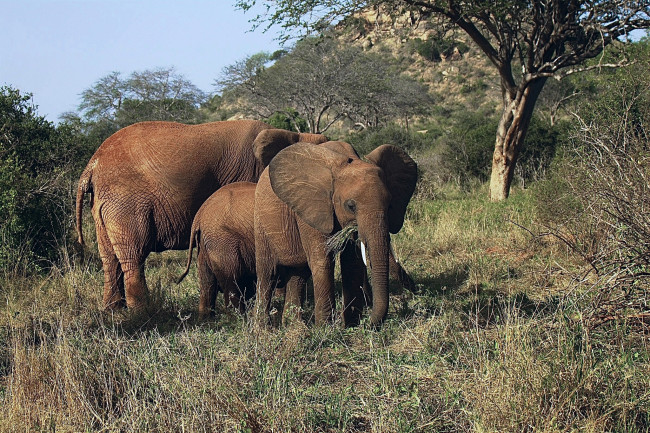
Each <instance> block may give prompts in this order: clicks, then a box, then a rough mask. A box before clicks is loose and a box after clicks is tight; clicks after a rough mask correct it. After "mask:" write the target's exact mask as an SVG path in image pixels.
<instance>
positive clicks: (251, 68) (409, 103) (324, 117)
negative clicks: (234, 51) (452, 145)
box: [216, 37, 428, 133]
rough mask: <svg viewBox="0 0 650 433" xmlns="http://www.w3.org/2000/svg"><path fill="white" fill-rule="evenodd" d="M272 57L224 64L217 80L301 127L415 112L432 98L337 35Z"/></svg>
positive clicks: (261, 112)
mask: <svg viewBox="0 0 650 433" xmlns="http://www.w3.org/2000/svg"><path fill="white" fill-rule="evenodd" d="M272 60H273V59H272V56H270V55H268V54H267V53H259V54H255V55H253V56H250V57H248V58H246V59H244V60H241V61H239V62H236V63H235V64H233V65H231V66H228V67H226V68H224V70H223V72H222V75H221V78H220V79H218V80H217V81H216V85H217V87H218V89H219V90H221V91H222V92H224V95H226V94H230V95H231V96H233V97H235V98H239V99H240V100H239V101H238V102H239V103H240V104H244V105H245V106H246V108H247V109H248V110H249V111H250V112H252V113H254V114H255V115H257V116H259V117H266V118H268V117H271V116H272V115H273V114H275V113H282V114H283V115H284V116H286V117H287V118H288V119H292V120H293V123H294V125H293V126H294V128H296V129H297V130H300V125H299V124H298V122H297V120H298V119H299V118H302V119H305V120H306V121H307V124H308V128H309V132H313V133H322V132H325V131H327V129H328V128H329V127H330V126H332V124H334V123H335V122H336V121H338V120H340V119H343V118H348V119H350V120H352V121H353V122H354V123H356V124H358V125H359V126H361V127H364V128H365V127H372V126H376V125H377V124H379V123H381V122H384V121H386V120H387V119H388V118H391V117H392V118H394V117H399V116H402V117H403V116H408V115H411V114H417V113H419V112H421V111H422V109H423V107H424V106H426V103H427V102H428V96H427V91H426V89H425V88H424V87H423V86H422V85H421V84H419V83H417V82H416V81H414V80H413V79H411V78H409V77H405V76H403V75H401V74H400V73H399V72H398V71H396V70H394V69H392V68H391V67H390V65H389V64H388V63H387V62H386V60H384V59H381V58H379V57H377V56H375V55H370V54H367V53H364V52H363V50H361V48H358V47H354V46H348V47H342V46H340V45H339V43H338V42H337V41H336V40H335V39H333V38H329V37H322V38H307V39H305V40H302V41H300V42H298V43H297V44H296V45H295V47H294V48H293V49H292V50H291V51H290V52H288V53H286V54H284V55H283V56H282V57H280V58H279V59H277V60H276V61H275V63H273V64H272V65H271V66H268V67H267V66H266V65H268V64H269V63H270V62H271V61H272Z"/></svg>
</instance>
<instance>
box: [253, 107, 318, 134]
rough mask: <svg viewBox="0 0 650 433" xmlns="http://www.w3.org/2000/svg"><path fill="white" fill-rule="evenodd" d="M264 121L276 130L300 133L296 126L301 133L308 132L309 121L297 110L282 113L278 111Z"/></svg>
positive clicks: (289, 109)
mask: <svg viewBox="0 0 650 433" xmlns="http://www.w3.org/2000/svg"><path fill="white" fill-rule="evenodd" d="M264 121H265V122H266V123H268V124H269V125H271V126H273V127H274V128H279V129H286V130H287V131H294V132H298V131H297V128H296V125H297V126H298V128H299V129H300V132H305V131H307V130H308V125H307V121H306V120H305V119H303V118H302V117H300V115H299V114H298V112H297V111H296V110H293V109H291V108H288V109H287V110H285V111H282V112H280V111H276V112H275V113H273V115H272V116H271V117H269V118H268V119H264Z"/></svg>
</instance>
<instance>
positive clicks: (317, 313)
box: [310, 260, 335, 325]
mask: <svg viewBox="0 0 650 433" xmlns="http://www.w3.org/2000/svg"><path fill="white" fill-rule="evenodd" d="M310 268H311V273H312V277H313V281H314V321H315V323H316V325H322V324H324V323H327V322H331V321H332V320H333V319H334V305H335V300H334V266H333V261H332V260H325V261H323V262H321V263H310Z"/></svg>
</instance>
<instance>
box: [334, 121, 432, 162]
mask: <svg viewBox="0 0 650 433" xmlns="http://www.w3.org/2000/svg"><path fill="white" fill-rule="evenodd" d="M345 141H347V142H348V143H350V144H352V146H354V148H355V149H356V150H357V152H359V154H360V155H366V154H368V153H370V152H372V151H373V150H374V149H376V148H377V147H379V146H381V145H382V144H394V145H395V146H399V147H401V148H403V149H405V150H406V151H413V150H415V149H419V148H423V147H428V146H431V144H432V141H433V139H432V138H431V137H430V136H427V134H422V133H419V132H417V131H411V130H407V129H405V128H402V127H400V126H399V125H395V124H392V125H387V126H385V127H381V128H367V129H364V130H363V131H360V132H355V133H352V134H350V135H348V137H347V138H345Z"/></svg>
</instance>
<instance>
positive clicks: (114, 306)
mask: <svg viewBox="0 0 650 433" xmlns="http://www.w3.org/2000/svg"><path fill="white" fill-rule="evenodd" d="M124 308H126V300H125V299H124V298H123V297H121V296H119V295H115V296H111V297H109V298H108V299H106V298H105V299H104V310H106V311H117V310H122V309H124Z"/></svg>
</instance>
